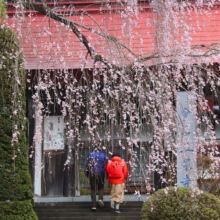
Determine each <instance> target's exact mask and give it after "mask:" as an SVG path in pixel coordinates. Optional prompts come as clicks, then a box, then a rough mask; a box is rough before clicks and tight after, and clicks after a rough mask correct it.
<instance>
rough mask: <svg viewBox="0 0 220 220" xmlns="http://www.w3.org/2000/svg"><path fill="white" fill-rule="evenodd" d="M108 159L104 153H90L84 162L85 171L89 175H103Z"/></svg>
mask: <svg viewBox="0 0 220 220" xmlns="http://www.w3.org/2000/svg"><path fill="white" fill-rule="evenodd" d="M107 163H108V159H107V158H106V156H105V154H104V153H101V152H100V151H94V152H92V153H91V154H90V155H89V157H88V158H87V161H86V170H87V171H89V172H90V173H103V174H105V170H106V165H107Z"/></svg>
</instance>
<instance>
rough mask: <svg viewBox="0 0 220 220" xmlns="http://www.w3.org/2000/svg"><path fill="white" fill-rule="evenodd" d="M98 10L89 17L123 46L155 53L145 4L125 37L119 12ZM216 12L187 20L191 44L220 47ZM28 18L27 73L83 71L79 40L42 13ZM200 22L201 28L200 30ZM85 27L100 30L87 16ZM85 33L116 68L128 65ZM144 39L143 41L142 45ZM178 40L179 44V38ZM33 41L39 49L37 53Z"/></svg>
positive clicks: (99, 39)
mask: <svg viewBox="0 0 220 220" xmlns="http://www.w3.org/2000/svg"><path fill="white" fill-rule="evenodd" d="M80 7H82V5H80V4H78V5H77V4H76V8H78V9H79V8H80ZM99 7H100V6H96V5H93V6H91V7H88V8H87V10H88V12H89V13H92V16H93V17H94V19H95V20H96V21H97V22H98V23H99V25H100V26H101V27H102V28H103V30H105V31H107V33H108V34H110V35H112V36H115V37H118V38H119V40H120V41H121V42H122V43H124V44H125V45H126V46H128V47H130V48H131V49H132V50H133V51H134V52H135V53H136V54H138V55H142V56H148V55H150V54H151V53H153V52H154V51H155V49H154V44H153V43H154V30H153V27H152V24H153V22H152V21H153V20H152V12H151V11H150V10H149V8H148V6H147V5H146V4H145V5H142V7H143V9H144V10H143V11H142V12H140V15H139V19H136V18H134V17H131V18H130V19H132V21H136V24H137V25H136V27H135V25H134V24H133V25H132V28H131V29H129V25H127V26H125V27H124V33H123V31H122V29H123V28H122V27H123V23H124V22H123V21H122V17H121V14H120V13H116V12H114V13H111V14H109V13H107V12H106V11H103V12H102V14H101V13H100V11H99ZM13 10H14V9H13V8H11V9H9V10H8V13H9V15H10V16H9V18H8V19H7V21H6V24H7V25H8V26H10V27H11V28H12V29H14V30H15V31H16V32H17V33H18V31H17V26H16V25H14V24H16V22H17V20H16V19H15V18H12V16H11V15H12V14H13ZM217 10H218V8H215V9H213V10H211V11H208V12H209V13H210V12H211V13H212V15H211V16H209V15H204V14H203V15H200V16H199V17H197V15H196V14H195V12H192V16H191V17H189V19H188V20H189V21H188V24H191V25H192V27H194V28H195V31H196V34H194V33H192V34H191V37H192V44H211V43H214V42H215V43H220V16H219V15H218V13H217ZM28 15H29V13H26V21H27V23H25V22H21V29H22V35H21V36H20V37H21V47H22V48H23V51H24V57H25V61H26V64H25V67H26V69H58V68H75V69H78V68H81V67H82V65H83V62H82V58H80V56H82V55H83V56H84V57H85V56H86V54H87V51H86V49H85V48H84V46H83V45H82V44H81V43H80V41H79V39H78V38H77V37H76V36H75V35H74V34H73V33H72V32H71V31H70V30H68V29H67V27H66V26H62V25H61V24H60V23H59V22H56V21H54V20H52V19H50V18H47V17H45V16H43V15H41V14H39V13H34V15H32V16H31V17H29V16H28ZM71 19H72V20H74V21H76V22H78V23H81V19H80V16H73V17H71ZM198 22H199V24H200V28H198V27H197V24H198ZM82 24H84V25H86V26H88V27H92V28H94V29H96V30H99V28H98V27H97V26H96V24H95V23H94V22H93V21H92V20H91V18H89V17H88V16H86V15H84V16H83V20H82ZM48 30H49V32H50V33H49V32H48ZM130 30H132V31H130ZM99 31H100V30H99ZM30 33H31V34H30ZM82 33H83V34H84V35H85V36H86V37H87V38H88V40H89V41H90V43H91V45H93V46H94V48H95V49H96V52H97V53H99V54H101V55H103V56H105V57H106V58H107V59H109V60H113V58H114V60H117V62H116V64H117V65H120V64H121V63H122V62H126V61H125V59H124V57H123V52H122V51H121V54H119V53H118V51H115V50H114V49H113V48H114V47H113V46H112V45H111V44H110V45H108V43H107V41H106V39H104V38H103V37H100V36H97V34H94V33H91V32H90V31H88V30H85V29H82ZM90 38H91V39H90ZM141 38H142V39H143V42H142V43H141ZM176 39H177V40H178V39H179V37H177V38H176ZM33 41H34V42H35V45H36V51H35V52H34V47H33ZM106 50H108V51H111V52H112V55H111V56H109V54H110V53H106ZM123 51H124V53H125V54H126V55H128V54H129V52H128V51H127V50H126V49H123ZM141 53H142V54H141ZM107 54H108V55H107ZM130 56H131V57H132V56H133V55H131V54H130ZM115 58H116V59H115ZM87 61H88V62H87V65H86V67H92V62H91V59H90V57H89V56H88V57H87Z"/></svg>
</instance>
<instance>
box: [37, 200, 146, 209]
mask: <svg viewBox="0 0 220 220" xmlns="http://www.w3.org/2000/svg"><path fill="white" fill-rule="evenodd" d="M104 203H105V204H110V202H109V201H106V202H105V201H104ZM123 205H126V206H129V207H130V206H132V207H133V206H142V205H143V202H142V201H140V202H123V203H122V204H121V206H123ZM44 206H46V207H73V206H91V202H47V203H41V202H40V203H35V208H38V207H44Z"/></svg>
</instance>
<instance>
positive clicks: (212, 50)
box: [23, 0, 220, 70]
mask: <svg viewBox="0 0 220 220" xmlns="http://www.w3.org/2000/svg"><path fill="white" fill-rule="evenodd" d="M42 5H43V6H41V5H38V4H35V3H31V2H26V1H23V6H24V7H25V8H27V9H30V10H33V9H34V10H35V11H38V12H40V13H42V14H44V15H46V16H48V17H50V18H52V19H54V20H56V21H59V22H61V23H63V24H65V25H66V26H68V27H70V28H71V30H72V31H73V33H74V34H75V35H76V36H77V38H78V39H79V40H80V41H81V42H82V43H83V44H84V46H85V47H86V49H87V51H88V53H89V55H90V57H91V58H92V60H93V61H94V63H96V62H98V61H99V62H101V63H103V64H104V65H105V66H106V67H107V68H108V69H112V68H113V69H115V70H122V68H121V67H118V66H116V65H114V64H112V63H110V62H109V61H107V60H106V59H105V58H104V57H103V56H102V55H99V54H96V53H95V51H94V48H93V47H92V46H90V43H89V41H88V39H87V38H86V37H85V35H83V34H82V32H80V31H79V30H78V29H77V28H76V26H79V27H82V28H84V29H86V30H89V31H91V32H94V33H96V34H98V35H99V36H102V37H104V38H105V39H107V40H111V41H112V42H114V43H115V44H116V45H117V44H118V45H119V46H120V47H123V48H125V49H126V50H127V51H128V52H130V53H131V54H132V55H133V56H134V57H135V58H136V59H135V61H133V62H131V64H129V65H128V66H127V67H126V68H125V69H130V68H132V66H133V65H134V63H136V62H140V63H142V64H143V65H144V69H148V67H152V66H154V65H149V66H148V65H146V64H145V63H144V62H146V61H149V60H152V59H153V60H156V59H158V58H160V55H159V53H158V52H155V53H153V54H151V55H149V56H146V57H141V56H140V55H137V54H136V53H134V52H133V50H132V49H131V48H129V47H128V46H126V45H125V44H123V43H121V42H120V41H119V40H118V39H117V38H116V37H114V36H111V35H107V34H105V32H104V31H103V29H102V28H101V27H100V25H99V24H98V23H97V21H96V20H95V19H94V18H93V17H92V16H91V15H90V14H88V13H87V12H86V11H85V10H83V9H81V10H78V11H76V12H72V13H71V14H70V15H69V16H71V15H78V14H79V13H80V11H81V14H86V15H87V16H89V17H90V18H91V19H92V20H93V21H94V22H95V24H96V25H97V26H98V28H99V29H100V30H101V32H99V31H97V30H95V29H94V28H91V27H88V26H86V25H83V24H80V23H78V22H75V21H73V20H70V19H67V18H64V17H63V15H62V14H58V13H56V12H54V11H53V10H52V9H50V8H49V7H48V5H47V3H46V1H44V0H42ZM75 25H76V26H75ZM219 46H220V44H218V43H213V44H208V45H204V44H202V45H192V46H191V49H192V52H191V53H189V54H185V56H186V57H193V58H199V57H211V56H213V55H219V54H220V49H218V47H219ZM198 49H202V51H201V50H199V51H198ZM204 49H206V50H205V51H204ZM195 50H196V52H197V54H196V53H195ZM181 52H182V50H181V49H176V50H172V51H170V53H169V54H166V55H164V56H163V57H164V58H169V57H176V56H177V54H181ZM176 63H178V61H177V60H170V61H167V62H165V63H161V64H160V63H156V64H155V65H163V64H176Z"/></svg>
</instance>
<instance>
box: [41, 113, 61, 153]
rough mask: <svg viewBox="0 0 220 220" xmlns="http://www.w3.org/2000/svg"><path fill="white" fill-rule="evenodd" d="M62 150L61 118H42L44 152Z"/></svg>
mask: <svg viewBox="0 0 220 220" xmlns="http://www.w3.org/2000/svg"><path fill="white" fill-rule="evenodd" d="M61 149H64V120H63V118H62V117H61V116H48V117H45V118H44V150H61Z"/></svg>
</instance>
